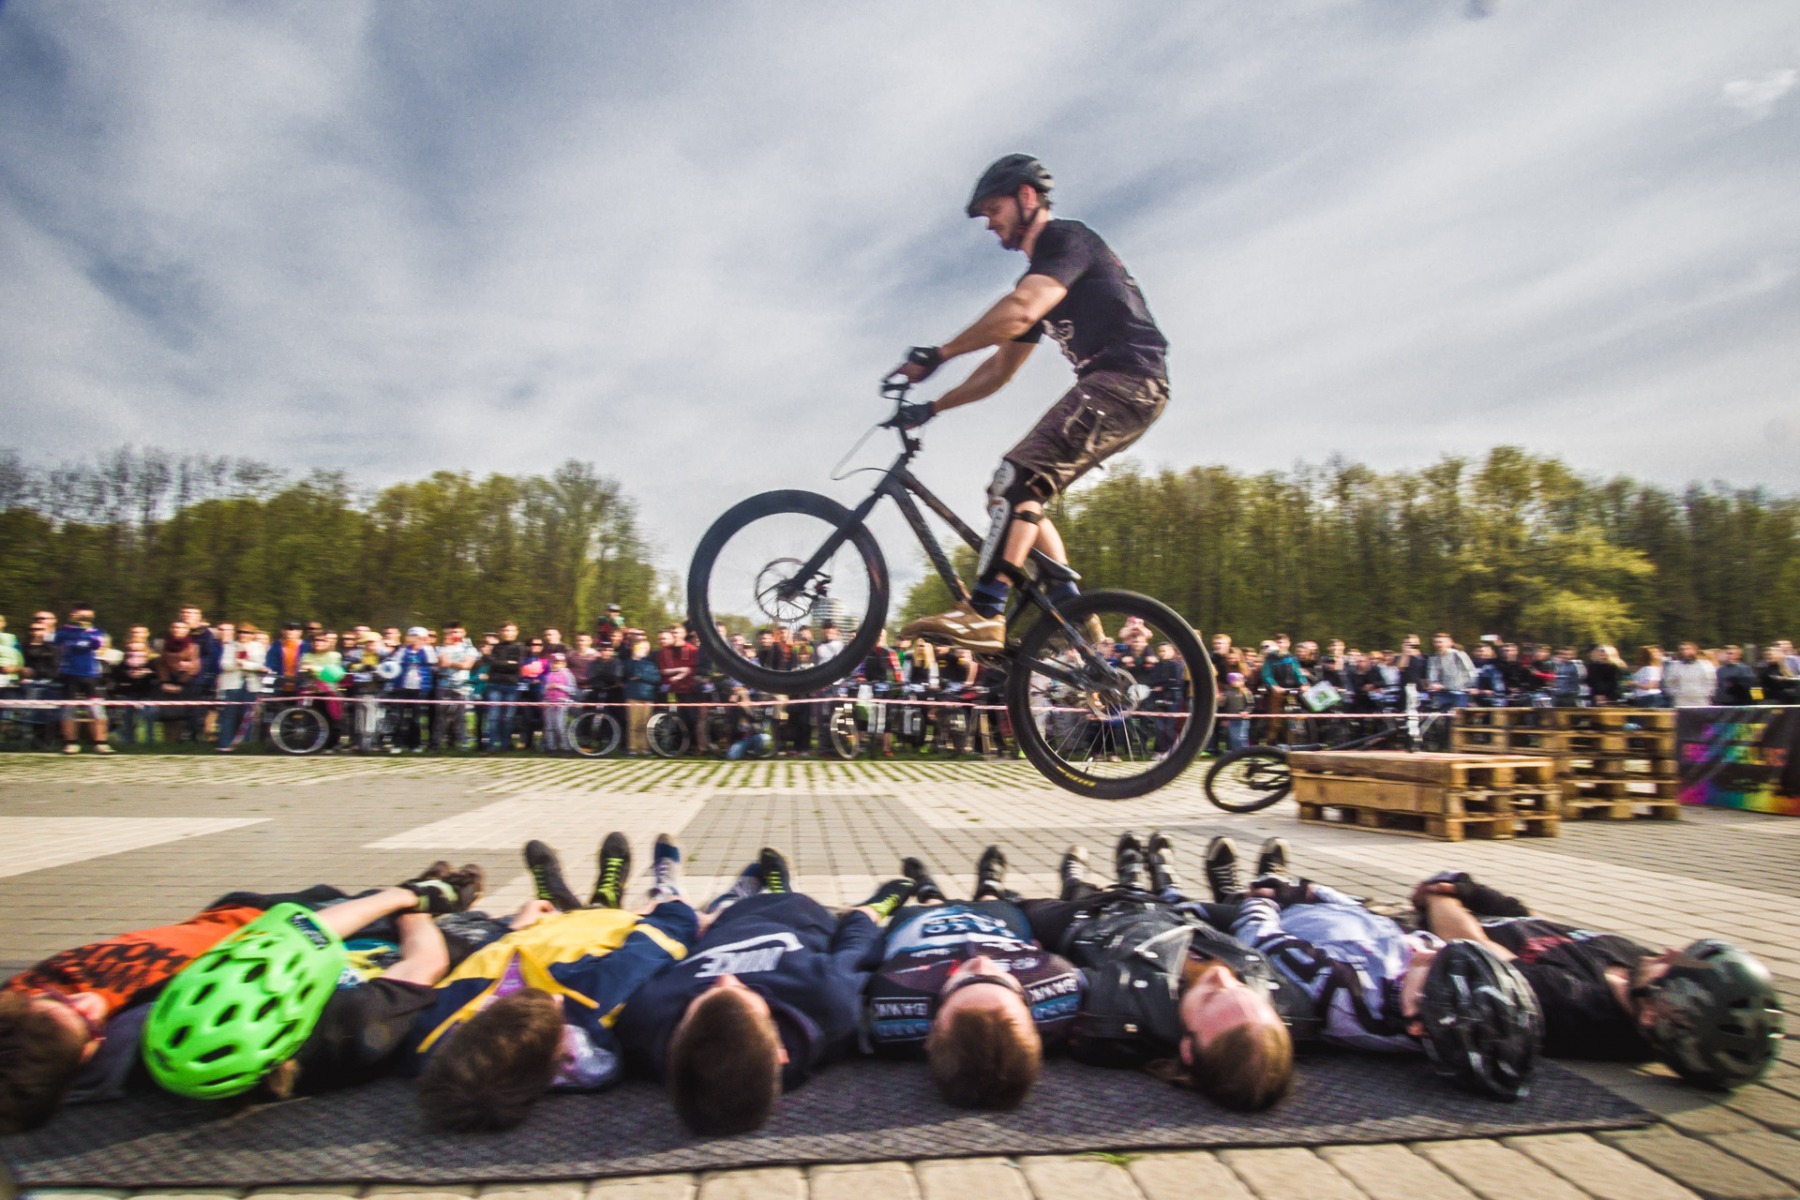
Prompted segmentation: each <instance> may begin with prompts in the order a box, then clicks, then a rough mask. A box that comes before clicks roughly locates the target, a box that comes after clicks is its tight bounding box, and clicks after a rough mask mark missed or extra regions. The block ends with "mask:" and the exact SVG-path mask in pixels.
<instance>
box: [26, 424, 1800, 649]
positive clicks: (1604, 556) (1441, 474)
mask: <svg viewBox="0 0 1800 1200" xmlns="http://www.w3.org/2000/svg"><path fill="white" fill-rule="evenodd" d="M1054 516H1055V519H1056V521H1057V524H1058V527H1059V528H1060V529H1061V530H1062V532H1063V536H1064V539H1065V540H1066V541H1067V542H1068V545H1069V552H1070V556H1071V559H1072V561H1073V562H1074V563H1075V564H1076V566H1077V567H1078V569H1080V570H1081V572H1082V574H1083V576H1084V579H1085V586H1087V587H1089V588H1090V589H1091V588H1098V587H1122V588H1130V589H1132V590H1136V591H1142V592H1147V593H1149V594H1151V595H1153V596H1157V597H1160V598H1162V599H1164V600H1166V601H1168V602H1169V603H1170V604H1173V605H1174V606H1175V607H1176V609H1177V610H1178V611H1180V612H1181V613H1183V614H1184V615H1185V616H1186V617H1187V618H1188V619H1189V620H1190V621H1192V622H1193V623H1194V624H1195V625H1197V626H1198V627H1199V628H1201V629H1202V630H1205V631H1207V632H1208V633H1211V632H1214V631H1224V632H1227V633H1230V634H1232V635H1233V636H1234V637H1236V638H1238V639H1239V640H1249V639H1254V638H1260V637H1262V636H1265V635H1267V634H1268V633H1270V632H1272V631H1274V630H1277V629H1284V630H1288V631H1290V632H1292V633H1293V634H1294V635H1295V636H1297V637H1298V636H1314V637H1322V636H1327V635H1336V636H1340V637H1343V638H1346V639H1348V640H1350V641H1352V642H1355V643H1358V644H1361V645H1364V646H1376V645H1383V644H1387V645H1392V644H1394V642H1395V641H1396V639H1397V637H1398V635H1399V634H1400V633H1401V632H1402V631H1405V630H1417V631H1420V632H1424V633H1429V632H1430V631H1431V630H1433V629H1437V628H1446V629H1449V630H1450V631H1451V632H1453V633H1455V634H1456V635H1458V636H1459V637H1460V638H1462V639H1464V640H1465V641H1467V640H1470V639H1472V638H1474V637H1475V636H1477V635H1479V634H1482V633H1499V634H1501V635H1504V636H1506V637H1511V638H1533V639H1538V640H1548V641H1571V642H1578V643H1586V642H1591V641H1610V642H1614V643H1617V644H1620V645H1630V644H1632V643H1635V642H1639V641H1658V642H1662V643H1664V644H1668V643H1672V642H1675V641H1680V640H1683V639H1689V638H1692V639H1695V640H1698V641H1701V642H1703V643H1707V644H1719V643H1722V642H1727V641H1743V642H1756V643H1766V642H1767V641H1769V640H1771V639H1773V638H1776V637H1792V636H1794V635H1795V633H1796V632H1800V498H1797V497H1792V496H1778V495H1773V494H1770V493H1769V492H1767V491H1765V490H1763V489H1759V488H1732V487H1727V486H1724V485H1714V486H1711V487H1701V486H1693V487H1689V488H1687V489H1685V490H1682V491H1673V490H1670V489H1667V488H1661V487H1656V486H1652V485H1648V484H1642V483H1638V482H1635V481H1633V480H1630V479H1625V478H1614V479H1607V480H1595V479H1589V478H1584V477H1582V476H1580V475H1578V474H1577V473H1575V472H1574V471H1572V470H1571V469H1570V468H1569V467H1568V466H1567V465H1566V464H1564V463H1562V462H1561V461H1560V460H1558V459H1556V458H1552V457H1546V456H1539V455H1532V454H1528V453H1526V452H1525V451H1523V450H1520V449H1518V448H1516V447H1510V446H1502V447H1498V448H1496V449H1495V450H1493V451H1491V452H1489V453H1488V455H1487V456H1486V457H1485V458H1483V459H1482V460H1480V461H1478V462H1476V461H1470V460H1466V459H1461V458H1446V459H1444V460H1442V461H1440V462H1438V463H1436V464H1434V465H1432V466H1429V467H1426V468H1424V469H1422V470H1416V471H1396V472H1391V473H1381V472H1377V471H1373V470H1370V469H1369V468H1367V467H1365V466H1361V465H1358V464H1355V463H1348V462H1342V461H1338V460H1333V461H1330V462H1327V463H1325V464H1324V465H1322V466H1316V467H1313V466H1303V467H1298V468H1296V469H1294V470H1292V471H1286V472H1270V473H1265V474H1261V475H1246V474H1241V473H1238V472H1235V471H1232V470H1230V469H1229V468H1226V467H1216V466H1215V467H1193V468H1190V469H1188V470H1185V471H1162V472H1158V473H1154V474H1152V473H1148V472H1145V471H1142V470H1140V469H1137V468H1134V467H1132V466H1131V465H1130V464H1126V465H1123V466H1119V467H1115V468H1114V469H1112V470H1110V471H1108V472H1107V473H1105V474H1104V475H1102V476H1100V477H1099V478H1098V480H1097V481H1096V482H1094V483H1092V484H1089V485H1086V486H1084V487H1081V488H1078V489H1077V490H1076V492H1075V494H1074V495H1072V496H1070V497H1068V498H1066V499H1064V500H1062V501H1059V502H1058V504H1057V505H1056V506H1055V510H1054ZM895 549H898V547H895ZM676 553H677V554H678V556H680V557H682V558H684V559H685V554H684V553H681V552H680V551H677V552H676ZM965 557H966V556H965ZM663 565H664V566H676V567H679V566H681V565H685V564H684V563H665V564H663ZM962 569H963V570H964V573H965V576H966V577H967V576H969V575H970V574H971V573H972V563H970V562H967V561H965V562H963V564H962ZM679 597H680V592H679V590H678V589H677V587H676V586H675V583H674V581H673V580H672V579H670V578H669V577H667V576H659V574H658V570H657V564H656V562H655V561H654V558H653V556H652V554H651V552H650V550H649V548H648V547H647V546H646V545H645V543H644V540H643V538H642V537H641V536H640V533H639V530H638V524H637V513H636V510H635V507H634V505H633V503H632V501H631V500H630V499H629V498H628V497H626V496H625V495H623V494H622V492H621V490H620V488H619V485H618V484H617V483H616V482H615V481H613V480H610V479H607V478H605V477H603V476H600V475H599V474H597V473H596V472H595V470H594V468H593V467H592V466H591V465H589V464H584V463H578V462H573V461H571V462H566V463H564V464H563V465H562V466H561V467H559V468H557V469H556V470H555V471H554V472H552V473H551V474H549V475H547V476H527V477H516V476H508V475H490V476H487V477H485V478H476V477H474V476H471V475H468V474H454V473H450V472H439V473H437V474H434V475H432V476H431V477H429V478H427V479H422V480H418V481H416V482H411V483H399V484H394V485H393V486H391V487H387V488H382V489H380V490H378V491H373V492H366V491H361V490H358V489H357V488H355V487H353V486H352V485H351V483H350V481H349V480H347V479H346V478H345V477H344V476H342V475H340V474H334V473H325V472H315V473H313V474H311V475H308V476H305V477H304V478H300V479H290V478H288V477H286V476H284V475H283V474H282V472H280V471H278V470H276V469H275V468H273V467H270V466H267V465H266V464H262V463H257V462H253V461H249V460H244V459H226V458H212V457H206V456H199V455H189V456H176V455H170V454H166V453H163V452H160V451H154V450H152V451H143V452H139V451H132V450H121V451H118V452H116V453H114V454H111V455H109V456H107V457H105V458H103V459H100V460H97V461H94V462H89V463H77V464H66V465H62V466H58V467H55V468H51V469H35V468H33V467H31V466H30V465H28V464H26V463H25V462H24V461H23V460H22V459H20V457H19V456H18V455H17V454H8V453H0V613H5V614H6V615H7V616H8V617H9V618H10V619H11V620H12V621H13V622H15V623H17V622H18V621H19V619H20V618H21V617H22V616H24V615H25V614H26V613H28V612H30V611H31V610H33V609H36V608H42V607H49V608H52V609H55V610H57V611H58V612H61V611H63V610H64V609H65V608H66V607H67V605H68V603H69V602H70V601H72V600H76V599H85V600H89V601H91V602H92V603H94V604H96V605H98V606H99V609H100V611H101V613H102V614H103V615H104V618H105V621H106V623H107V624H108V625H109V626H113V627H117V626H121V625H123V624H125V623H128V622H133V621H142V622H144V623H148V624H157V623H160V622H161V621H164V620H166V619H167V618H168V616H169V615H170V614H171V613H172V612H173V611H174V610H175V609H176V607H178V606H179V605H180V604H183V603H187V602H190V601H191V602H193V603H197V604H200V605H202V606H203V607H204V608H206V609H207V611H208V612H209V613H216V614H220V615H223V616H229V617H232V618H235V619H237V620H240V621H244V620H249V621H256V622H258V623H261V624H267V623H270V622H274V621H277V620H280V619H283V618H287V617H291V616H295V615H303V616H306V617H313V618H317V619H319V620H321V621H324V622H326V623H327V624H336V625H344V624H350V623H354V622H358V621H365V622H380V623H395V624H401V625H405V624H411V623H414V622H418V623H423V624H427V625H433V626H436V625H441V624H442V623H443V622H445V621H447V620H450V619H452V618H460V619H462V620H463V621H465V622H467V623H468V624H469V625H470V626H471V627H473V628H476V629H481V628H492V627H493V626H494V625H495V624H497V623H498V622H499V620H500V619H501V618H502V617H504V616H512V617H515V618H517V619H518V620H519V621H520V622H521V623H523V624H525V625H526V626H527V627H532V628H541V627H543V626H547V625H553V626H556V627H558V628H561V629H564V630H569V629H573V628H579V627H581V625H582V624H584V623H586V622H589V621H591V620H592V619H593V617H594V615H595V614H596V612H598V611H599V609H600V608H601V606H603V605H604V604H606V603H607V602H608V601H613V600H617V601H618V602H619V603H621V604H623V605H624V606H625V608H626V611H627V612H628V613H630V614H631V615H632V617H633V618H634V619H641V621H642V622H648V623H651V624H652V626H654V624H660V623H662V622H664V621H667V620H670V619H673V618H674V617H676V616H679V615H680V611H679V610H680V607H681V605H680V600H679ZM947 603H948V597H947V595H946V593H945V591H944V588H943V585H942V584H941V583H940V582H939V581H938V580H937V579H936V577H935V576H930V577H928V578H927V579H926V581H925V582H924V583H922V584H920V585H919V586H917V587H915V588H913V589H912V591H911V592H910V594H909V595H908V596H907V598H906V603H905V605H904V606H903V612H902V613H901V614H900V615H901V616H902V617H905V616H911V615H916V614H918V613H921V612H927V611H935V610H936V609H939V608H942V607H944V606H946V605H947Z"/></svg>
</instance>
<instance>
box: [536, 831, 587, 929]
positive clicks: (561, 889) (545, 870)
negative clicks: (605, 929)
mask: <svg viewBox="0 0 1800 1200" xmlns="http://www.w3.org/2000/svg"><path fill="white" fill-rule="evenodd" d="M525 866H526V867H527V868H528V869H529V870H530V871H531V882H532V884H533V885H534V886H535V887H536V890H537V891H536V894H537V898H538V899H539V900H548V901H549V902H550V903H552V904H554V905H556V911H557V912H573V911H574V910H576V909H578V908H580V907H581V901H579V900H577V899H576V898H575V893H574V892H572V891H570V890H569V885H568V883H567V882H566V881H564V879H563V873H562V860H560V859H559V858H557V857H556V851H554V850H552V849H551V848H550V847H549V846H546V845H545V844H544V843H543V842H540V841H538V840H537V839H536V838H533V839H532V840H531V841H529V842H526V843H525Z"/></svg>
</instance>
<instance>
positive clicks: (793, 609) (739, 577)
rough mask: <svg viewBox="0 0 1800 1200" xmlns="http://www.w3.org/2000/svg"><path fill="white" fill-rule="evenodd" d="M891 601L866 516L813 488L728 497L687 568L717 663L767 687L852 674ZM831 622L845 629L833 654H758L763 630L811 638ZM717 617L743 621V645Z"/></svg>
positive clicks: (817, 684)
mask: <svg viewBox="0 0 1800 1200" xmlns="http://www.w3.org/2000/svg"><path fill="white" fill-rule="evenodd" d="M834 540H835V541H837V542H838V543H839V544H838V545H837V546H836V547H835V549H833V550H832V552H831V553H830V554H828V555H826V556H825V557H824V559H823V560H822V561H821V562H820V565H819V567H818V568H817V570H815V571H812V572H803V570H802V568H804V567H805V565H806V564H807V563H808V562H810V561H811V560H812V559H813V557H814V556H815V555H817V554H818V553H819V552H820V551H821V550H823V549H824V548H825V547H826V546H827V545H828V544H829V543H831V542H832V541H834ZM803 574H804V575H805V577H804V578H802V575H803ZM887 607H888V573H887V563H886V562H885V561H884V560H883V559H882V557H881V548H880V547H879V546H878V545H876V544H875V538H874V536H873V535H872V534H870V532H869V529H868V526H866V525H863V524H861V523H860V522H856V521H855V514H853V513H852V512H851V511H850V510H849V509H847V508H845V507H844V506H843V505H841V504H839V503H838V502H837V501H835V500H833V499H831V498H829V497H827V496H820V495H818V494H816V493H814V492H799V491H782V492H765V493H763V494H762V495H760V496H752V497H751V498H750V499H748V500H745V501H743V502H742V503H741V504H738V505H736V506H734V507H733V508H731V509H730V510H729V511H727V512H726V514H725V515H724V516H722V517H720V518H719V519H718V520H717V521H715V522H713V526H712V528H711V529H708V530H707V531H706V535H705V536H704V537H702V538H701V539H700V545H699V546H698V547H697V548H696V549H695V550H694V561H693V564H692V565H691V566H690V567H689V568H688V614H689V616H690V617H691V618H692V620H693V622H694V630H695V632H697V633H698V634H699V635H700V639H701V642H702V644H703V645H705V647H706V648H707V650H708V651H709V652H710V653H711V655H712V660H713V663H714V664H715V666H716V667H717V669H718V670H719V671H720V672H721V673H722V674H725V675H728V676H730V677H731V678H733V679H735V680H737V681H738V682H740V683H744V684H748V685H749V686H750V687H752V688H756V689H759V690H761V691H765V692H776V693H780V694H783V695H790V696H791V695H795V694H797V693H803V692H811V691H817V690H818V689H820V688H823V687H826V686H828V685H830V684H832V683H835V682H837V681H838V680H839V679H842V678H843V677H844V676H846V675H848V674H849V673H850V672H851V670H853V669H854V668H855V666H856V664H857V663H859V662H861V661H862V660H863V659H864V658H865V657H866V656H867V655H868V653H869V647H871V646H873V645H874V644H875V635H876V634H877V633H878V632H879V631H880V629H881V626H882V622H884V621H886V620H887ZM828 622H829V623H831V624H834V625H836V626H837V627H838V629H839V630H840V631H841V632H842V634H843V636H844V639H845V640H844V642H843V643H842V645H843V650H842V651H841V652H840V653H839V654H837V656H836V657H834V658H830V659H827V660H824V661H819V660H818V658H817V656H816V654H809V653H800V654H791V655H789V654H784V653H783V652H780V651H776V652H773V653H767V652H765V653H763V654H762V655H761V656H758V650H759V648H760V647H759V645H758V643H759V642H760V640H761V635H762V634H763V633H764V632H765V631H770V632H772V631H782V632H784V633H785V635H786V636H787V637H788V638H789V640H790V641H797V640H798V638H799V633H800V631H801V630H802V629H807V630H811V636H812V638H813V641H814V643H815V644H817V643H819V642H821V641H822V640H823V634H822V631H823V629H824V627H825V625H826V624H827V623H828ZM720 623H724V624H726V625H727V626H733V625H735V626H737V627H739V628H745V627H747V628H748V629H749V631H750V632H749V634H748V635H747V638H748V641H749V643H750V645H749V650H748V653H747V654H746V653H744V652H741V651H739V649H738V648H737V646H736V645H735V644H733V643H732V642H731V641H730V640H729V639H727V638H722V637H720V636H719V632H718V629H717V625H718V624H720ZM783 658H786V659H787V661H786V662H785V663H784V662H782V661H781V660H782V659H783Z"/></svg>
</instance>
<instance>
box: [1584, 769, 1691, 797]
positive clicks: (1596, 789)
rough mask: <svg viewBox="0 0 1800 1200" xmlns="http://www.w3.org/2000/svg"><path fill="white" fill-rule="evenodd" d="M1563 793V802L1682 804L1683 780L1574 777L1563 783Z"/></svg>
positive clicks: (1639, 777) (1642, 777)
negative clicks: (1665, 802) (1637, 801)
mask: <svg viewBox="0 0 1800 1200" xmlns="http://www.w3.org/2000/svg"><path fill="white" fill-rule="evenodd" d="M1562 792H1563V799H1564V800H1567V801H1569V802H1571V803H1572V802H1574V801H1577V800H1624V799H1636V800H1641V801H1650V800H1674V801H1679V800H1680V799H1681V781H1680V780H1679V779H1659V778H1653V777H1651V776H1638V777H1632V776H1610V777H1606V776H1602V777H1593V776H1580V775H1570V776H1567V777H1565V778H1564V779H1563V780H1562Z"/></svg>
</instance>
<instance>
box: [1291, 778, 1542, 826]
mask: <svg viewBox="0 0 1800 1200" xmlns="http://www.w3.org/2000/svg"><path fill="white" fill-rule="evenodd" d="M1293 778H1294V799H1295V801H1296V802H1297V803H1298V804H1299V806H1300V819H1301V820H1302V821H1305V822H1308V823H1311V824H1320V825H1352V826H1355V827H1357V828H1359V829H1378V830H1384V831H1386V832H1389V833H1404V834H1411V835H1414V836H1417V837H1433V838H1440V839H1443V840H1445V841H1452V842H1457V841H1462V840H1463V839H1464V838H1470V837H1476V838H1496V839H1499V838H1510V837H1513V836H1515V834H1518V833H1524V834H1526V835H1528V836H1533V837H1556V836H1558V835H1559V834H1560V832H1561V823H1562V793H1561V791H1560V789H1558V788H1557V787H1555V786H1554V785H1549V784H1543V783H1538V784H1536V785H1534V786H1524V787H1517V786H1505V787H1445V786H1443V785H1442V784H1438V783H1430V782H1423V781H1418V780H1400V779H1371V778H1365V777H1359V776H1350V775H1326V774H1314V773H1308V772H1302V771H1296V772H1295V773H1294V777H1293Z"/></svg>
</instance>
